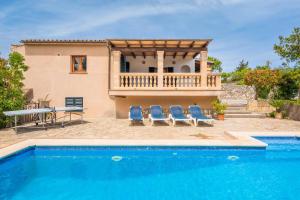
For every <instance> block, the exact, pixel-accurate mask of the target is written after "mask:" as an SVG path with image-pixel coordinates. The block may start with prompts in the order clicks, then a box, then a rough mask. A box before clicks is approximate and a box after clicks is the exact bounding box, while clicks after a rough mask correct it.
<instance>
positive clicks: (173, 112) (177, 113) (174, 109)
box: [169, 105, 191, 126]
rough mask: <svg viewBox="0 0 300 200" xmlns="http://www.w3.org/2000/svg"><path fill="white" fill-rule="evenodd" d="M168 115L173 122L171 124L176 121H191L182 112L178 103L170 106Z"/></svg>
mask: <svg viewBox="0 0 300 200" xmlns="http://www.w3.org/2000/svg"><path fill="white" fill-rule="evenodd" d="M169 117H170V120H171V121H172V123H173V126H175V125H176V122H189V121H191V119H190V118H188V117H187V116H185V114H184V113H183V109H182V106H179V105H173V106H170V115H169Z"/></svg>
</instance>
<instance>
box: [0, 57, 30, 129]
mask: <svg viewBox="0 0 300 200" xmlns="http://www.w3.org/2000/svg"><path fill="white" fill-rule="evenodd" d="M27 68H28V67H27V66H26V65H25V64H24V57H23V56H22V55H21V54H19V53H17V52H13V53H11V54H9V58H8V61H5V60H4V59H2V60H1V62H0V128H1V127H2V128H3V127H5V126H6V125H7V123H8V122H9V119H8V118H7V117H5V116H4V115H3V111H8V110H17V109H22V108H23V107H24V103H25V98H24V95H23V91H22V87H23V83H22V80H23V79H24V75H23V73H24V71H26V70H27Z"/></svg>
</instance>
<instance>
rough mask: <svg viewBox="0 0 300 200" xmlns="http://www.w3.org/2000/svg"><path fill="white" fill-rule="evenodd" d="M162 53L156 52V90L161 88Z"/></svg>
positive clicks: (162, 73) (162, 71) (162, 76)
mask: <svg viewBox="0 0 300 200" xmlns="http://www.w3.org/2000/svg"><path fill="white" fill-rule="evenodd" d="M164 53H165V52H164V51H157V75H158V88H163V79H164Z"/></svg>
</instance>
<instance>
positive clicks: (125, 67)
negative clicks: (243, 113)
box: [109, 39, 221, 97]
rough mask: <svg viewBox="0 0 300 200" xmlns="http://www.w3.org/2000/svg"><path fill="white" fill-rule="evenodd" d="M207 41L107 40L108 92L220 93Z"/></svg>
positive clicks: (219, 84)
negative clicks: (108, 54)
mask: <svg viewBox="0 0 300 200" xmlns="http://www.w3.org/2000/svg"><path fill="white" fill-rule="evenodd" d="M210 41H211V40H209V39H196V40H195V39H180V40H178V39H177V40H176V39H175V40H172V39H167V40H161V39H158V40H136V39H132V40H124V39H114V40H110V41H109V44H110V55H111V57H110V63H111V64H110V87H109V94H110V95H111V96H120V97H123V96H124V97H126V96H218V95H220V94H221V77H220V75H219V74H216V73H212V72H211V71H210V68H209V67H208V61H207V58H208V54H207V46H208V44H209V42H210ZM196 61H197V62H196ZM145 72H147V73H145Z"/></svg>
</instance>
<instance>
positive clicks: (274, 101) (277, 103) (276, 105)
mask: <svg viewBox="0 0 300 200" xmlns="http://www.w3.org/2000/svg"><path fill="white" fill-rule="evenodd" d="M269 103H270V105H271V106H273V107H274V108H276V112H280V111H281V109H282V107H283V106H284V104H286V101H285V100H278V99H272V100H271V101H270V102H269Z"/></svg>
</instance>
